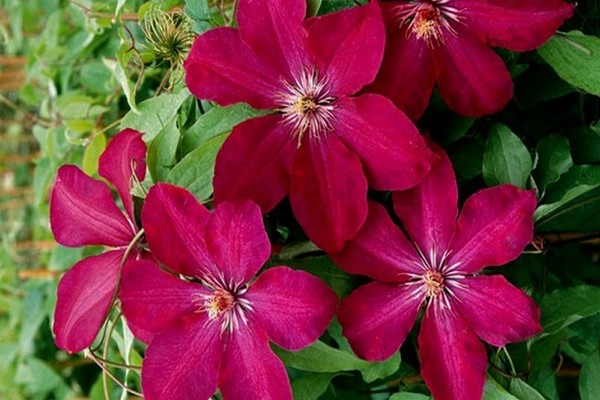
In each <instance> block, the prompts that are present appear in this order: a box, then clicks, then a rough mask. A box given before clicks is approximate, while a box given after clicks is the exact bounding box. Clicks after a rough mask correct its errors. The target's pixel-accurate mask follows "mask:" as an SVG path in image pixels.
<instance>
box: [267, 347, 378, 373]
mask: <svg viewBox="0 0 600 400" xmlns="http://www.w3.org/2000/svg"><path fill="white" fill-rule="evenodd" d="M275 353H276V354H277V355H278V356H279V358H281V360H282V361H283V363H284V364H285V365H286V366H288V367H292V368H296V369H299V370H302V371H311V372H340V371H354V370H359V371H360V370H364V369H366V368H368V367H370V366H371V364H372V363H370V362H368V361H364V360H361V359H360V358H358V357H356V356H355V355H353V354H350V353H347V352H345V351H342V350H338V349H335V348H333V347H330V346H328V345H326V344H325V343H323V342H321V341H317V342H316V343H315V344H313V345H312V346H310V347H307V348H305V349H303V350H300V351H296V352H290V351H286V350H282V349H279V348H275Z"/></svg>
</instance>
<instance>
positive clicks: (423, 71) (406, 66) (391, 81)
mask: <svg viewBox="0 0 600 400" xmlns="http://www.w3.org/2000/svg"><path fill="white" fill-rule="evenodd" d="M396 7H397V4H396V3H381V9H382V10H383V16H384V22H385V26H386V31H387V39H386V45H385V53H384V56H383V62H382V64H381V69H380V70H379V73H378V74H377V77H376V78H375V82H373V84H372V85H369V86H368V87H367V89H366V90H367V91H372V92H375V93H379V94H382V95H384V96H385V97H387V98H389V99H390V100H392V101H393V102H394V104H395V105H396V106H397V107H398V108H400V109H401V110H402V111H404V112H405V113H406V115H408V116H409V117H410V118H411V119H412V120H413V121H414V120H417V119H419V117H421V115H423V112H424V111H425V109H426V108H427V104H429V98H430V97H431V92H432V91H433V87H434V86H435V76H436V72H435V63H434V59H433V52H432V51H431V49H430V48H429V47H428V46H427V42H426V41H425V40H421V39H418V38H417V37H416V36H415V35H409V34H408V32H407V31H406V25H404V24H399V23H398V19H397V17H396V13H395V12H394V10H393V9H394V8H396Z"/></svg>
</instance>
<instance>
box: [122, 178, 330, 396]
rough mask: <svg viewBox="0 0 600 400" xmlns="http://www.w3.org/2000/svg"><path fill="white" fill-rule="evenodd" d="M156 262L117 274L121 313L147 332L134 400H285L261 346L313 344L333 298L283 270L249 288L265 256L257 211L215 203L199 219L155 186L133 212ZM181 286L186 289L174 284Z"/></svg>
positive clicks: (281, 377)
mask: <svg viewBox="0 0 600 400" xmlns="http://www.w3.org/2000/svg"><path fill="white" fill-rule="evenodd" d="M142 222H143V224H144V228H145V230H146V235H147V240H148V244H149V246H150V249H151V251H152V253H153V254H154V255H155V256H156V259H157V260H159V261H160V262H161V263H163V264H164V265H165V266H166V267H167V268H168V269H170V270H171V272H173V273H174V274H169V273H167V272H165V271H163V270H161V269H160V268H158V266H157V265H156V264H154V263H153V262H151V261H134V262H130V263H128V264H126V265H125V268H124V271H123V285H122V288H121V290H122V291H121V302H122V310H123V313H124V315H125V317H126V318H127V321H128V323H130V322H133V324H134V325H136V326H139V327H141V328H142V329H144V330H146V331H147V332H151V333H152V334H153V337H152V338H151V339H150V343H149V346H148V349H147V351H146V355H145V358H144V361H143V364H142V389H143V391H144V398H146V399H148V400H155V399H181V400H185V399H207V398H209V397H210V396H212V394H213V393H214V392H215V391H216V389H217V386H218V387H219V388H220V390H221V394H222V395H223V398H224V399H282V400H285V399H291V398H292V396H291V390H290V385H289V381H288V377H287V374H286V370H285V368H284V366H283V363H282V362H281V361H280V360H279V359H278V358H277V357H276V356H275V354H274V353H273V352H272V350H271V348H270V347H269V340H271V341H273V342H274V343H276V344H277V345H279V346H281V347H284V348H286V349H290V350H297V349H300V348H302V347H305V346H308V345H309V344H311V343H312V342H314V341H316V340H317V339H318V337H319V336H320V335H321V334H322V333H323V332H324V331H325V329H326V327H327V325H328V324H329V321H330V320H331V318H332V316H333V314H334V313H335V308H336V305H337V297H336V295H335V294H334V293H333V292H332V291H331V289H329V287H327V285H325V283H323V282H322V281H320V280H319V279H318V278H316V277H314V276H312V275H310V274H308V273H306V272H303V271H293V270H292V269H290V268H288V267H274V268H269V269H267V270H266V271H265V272H263V273H261V274H260V275H259V276H258V277H256V278H255V275H256V274H257V272H258V271H259V269H260V268H261V267H262V265H263V264H264V263H265V262H266V261H267V259H268V258H269V255H270V252H271V246H270V244H269V240H268V237H267V234H266V232H265V230H264V225H263V223H262V216H261V212H260V209H259V207H258V206H257V205H255V204H253V203H251V202H249V201H245V202H235V203H230V202H225V203H222V204H220V205H218V206H217V207H216V208H215V210H214V211H212V212H211V213H209V212H208V210H207V209H205V208H204V207H203V206H202V205H200V203H198V201H197V200H196V199H195V198H194V196H193V195H192V194H191V193H190V192H188V191H187V190H185V189H181V188H178V187H175V186H172V185H167V184H158V185H156V186H154V187H153V188H152V189H150V192H149V194H148V197H147V198H146V203H145V205H144V208H143V210H142ZM181 276H185V277H186V279H181V278H180V277H181Z"/></svg>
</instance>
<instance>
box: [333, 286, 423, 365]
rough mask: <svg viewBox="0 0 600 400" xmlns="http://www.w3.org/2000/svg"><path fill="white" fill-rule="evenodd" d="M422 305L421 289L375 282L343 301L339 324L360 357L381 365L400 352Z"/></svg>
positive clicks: (362, 287) (357, 290) (339, 312)
mask: <svg viewBox="0 0 600 400" xmlns="http://www.w3.org/2000/svg"><path fill="white" fill-rule="evenodd" d="M422 302H423V295H422V294H421V293H420V288H419V287H418V286H413V285H393V284H387V283H382V282H372V283H369V284H366V285H364V286H361V287H359V288H358V289H356V290H355V291H354V292H352V293H351V294H350V295H349V296H348V297H346V298H345V299H343V300H342V302H341V303H340V308H339V311H338V320H339V321H340V324H341V325H342V327H343V328H344V331H343V333H344V336H346V338H348V341H349V342H350V345H351V346H352V350H354V352H355V353H356V355H357V356H359V357H360V358H364V359H366V360H369V361H382V360H385V359H387V358H389V357H391V356H392V355H393V354H394V353H395V352H397V351H398V349H400V346H401V345H402V343H403V342H404V339H406V336H407V335H408V333H409V332H410V330H411V329H412V327H413V325H414V324H415V321H416V319H417V315H418V313H419V308H420V305H421V303H422Z"/></svg>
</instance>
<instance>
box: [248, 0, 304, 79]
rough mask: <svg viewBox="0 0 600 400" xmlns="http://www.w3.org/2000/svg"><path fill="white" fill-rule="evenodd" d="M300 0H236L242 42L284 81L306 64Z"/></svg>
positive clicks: (302, 6)
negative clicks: (238, 0)
mask: <svg viewBox="0 0 600 400" xmlns="http://www.w3.org/2000/svg"><path fill="white" fill-rule="evenodd" d="M305 15H306V1H304V0H269V1H262V0H249V1H240V3H239V8H238V12H237V20H238V25H239V28H240V36H241V37H242V39H243V40H244V42H246V43H248V45H249V46H250V47H251V48H252V49H253V50H254V51H255V52H256V54H258V55H259V56H260V58H261V59H263V60H265V61H266V62H267V63H268V64H269V65H270V66H271V67H273V69H275V70H276V71H278V72H279V74H280V75H281V76H282V77H284V79H286V80H290V79H291V78H292V77H293V76H294V75H295V74H296V73H297V72H300V71H301V69H302V67H303V66H304V65H306V64H307V61H308V60H307V57H306V50H305V46H306V45H305V40H306V39H305V36H306V33H305V32H304V30H303V29H302V25H301V24H302V21H303V20H304V16H305Z"/></svg>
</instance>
